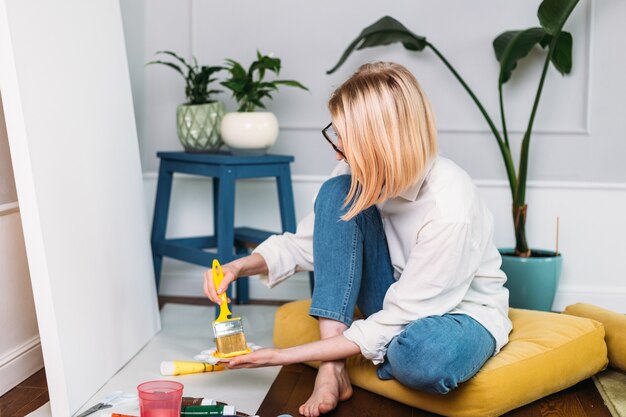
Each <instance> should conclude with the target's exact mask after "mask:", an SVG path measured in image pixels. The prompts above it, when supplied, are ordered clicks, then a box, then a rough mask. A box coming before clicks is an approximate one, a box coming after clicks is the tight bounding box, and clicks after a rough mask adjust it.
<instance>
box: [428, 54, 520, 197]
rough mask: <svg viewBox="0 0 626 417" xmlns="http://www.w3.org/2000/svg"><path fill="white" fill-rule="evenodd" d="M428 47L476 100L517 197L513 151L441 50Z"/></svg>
mask: <svg viewBox="0 0 626 417" xmlns="http://www.w3.org/2000/svg"><path fill="white" fill-rule="evenodd" d="M426 46H428V47H429V48H430V49H432V50H433V52H434V53H435V54H436V55H437V56H438V57H439V59H441V61H442V62H443V63H444V65H445V66H446V67H447V68H448V69H449V70H450V72H452V75H454V77H455V78H456V79H457V81H459V82H460V83H461V85H462V86H463V88H465V91H467V93H468V94H469V95H470V97H471V98H472V100H474V103H476V105H477V106H478V110H480V112H481V114H482V115H483V117H484V118H485V120H486V121H487V124H488V125H489V128H490V129H491V132H492V133H493V135H494V137H495V139H496V142H498V147H499V148H500V153H501V154H502V158H503V160H504V167H505V169H506V173H507V177H508V179H509V187H510V189H511V195H513V196H514V195H515V191H516V189H517V179H516V176H515V165H514V164H513V158H512V157H511V151H510V150H509V148H508V146H506V145H505V143H504V141H503V140H502V137H501V136H500V132H498V129H497V128H496V126H495V124H494V123H493V121H492V120H491V117H489V114H488V113H487V111H486V110H485V108H484V107H483V105H482V103H481V102H480V100H478V97H476V94H474V92H473V91H472V89H471V88H470V87H469V86H468V85H467V83H466V82H465V80H463V78H462V77H461V76H460V75H459V74H458V73H457V72H456V70H455V69H454V67H453V66H452V65H450V63H449V62H448V60H447V59H446V58H445V57H444V56H443V54H441V52H439V50H437V48H435V47H434V46H433V44H431V43H429V42H426Z"/></svg>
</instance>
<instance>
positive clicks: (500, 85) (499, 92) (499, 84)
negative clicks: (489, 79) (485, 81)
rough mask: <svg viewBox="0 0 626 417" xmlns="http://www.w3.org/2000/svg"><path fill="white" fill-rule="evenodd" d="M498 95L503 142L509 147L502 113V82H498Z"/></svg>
mask: <svg viewBox="0 0 626 417" xmlns="http://www.w3.org/2000/svg"><path fill="white" fill-rule="evenodd" d="M498 95H499V97H500V119H501V120H502V134H503V135H504V143H505V144H506V147H507V149H509V151H510V149H511V147H510V146H509V131H508V129H507V128H506V116H505V115H504V97H503V94H502V84H501V83H498Z"/></svg>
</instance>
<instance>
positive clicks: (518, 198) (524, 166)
mask: <svg viewBox="0 0 626 417" xmlns="http://www.w3.org/2000/svg"><path fill="white" fill-rule="evenodd" d="M559 33H560V32H559ZM559 33H557V34H556V35H555V36H554V37H553V38H552V42H550V48H549V49H548V54H547V56H546V60H545V62H544V64H543V69H542V71H541V78H540V79H539V86H538V87H537V95H536V96H535V102H534V103H533V108H532V111H531V113H530V118H529V120H528V127H527V128H526V132H525V133H524V139H523V140H522V150H521V152H520V161H519V178H518V185H519V187H518V189H517V192H516V193H515V197H514V204H517V205H518V206H523V205H524V204H525V200H526V179H527V177H528V155H529V150H530V138H531V135H532V129H533V124H534V123H535V115H536V114H537V108H538V107H539V100H540V99H541V92H542V91H543V85H544V82H545V80H546V74H547V72H548V67H549V66H550V58H552V54H553V53H554V47H555V46H556V42H557V41H558V38H559Z"/></svg>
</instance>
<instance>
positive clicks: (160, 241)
mask: <svg viewBox="0 0 626 417" xmlns="http://www.w3.org/2000/svg"><path fill="white" fill-rule="evenodd" d="M157 156H158V157H159V158H161V163H160V167H159V181H158V184H157V192H156V202H155V206H154V218H153V222H152V239H151V243H152V257H153V261H154V274H155V279H156V286H157V290H158V288H159V281H160V276H161V265H162V261H163V257H164V256H167V257H170V258H175V259H179V260H181V261H185V262H189V263H192V264H196V265H202V266H205V267H207V268H211V263H212V262H213V259H214V258H217V259H218V260H219V261H220V263H222V264H225V263H227V262H230V261H232V260H233V259H236V258H238V257H242V256H245V255H246V254H247V249H246V247H245V246H246V244H250V243H252V244H259V243H261V242H262V241H264V240H265V239H267V238H268V237H270V236H271V235H273V234H276V232H270V231H266V230H260V229H254V228H249V227H235V223H234V222H235V181H236V180H237V179H239V178H259V177H276V185H277V187H278V204H279V207H280V219H281V224H282V229H283V230H282V231H283V232H295V230H296V215H295V210H294V203H293V189H292V187H291V171H290V169H289V164H290V163H291V162H293V160H294V158H293V157H292V156H286V155H262V156H234V155H231V154H227V153H211V154H203V153H186V152H158V153H157ZM175 172H179V173H185V174H192V175H201V176H206V177H212V178H213V231H214V232H213V233H214V234H213V235H212V236H197V237H187V238H178V239H166V238H165V230H166V227H167V216H168V212H169V203H170V196H171V191H172V179H173V174H174V173H175ZM203 249H212V250H210V251H208V252H207V251H204V250H203ZM198 279H200V277H198ZM235 283H236V285H237V302H238V303H240V304H241V303H247V302H248V300H249V288H248V278H247V277H240V278H239V279H237V280H236V281H235ZM230 292H231V291H230V288H229V290H228V295H229V296H230Z"/></svg>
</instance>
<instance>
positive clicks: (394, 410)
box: [0, 297, 611, 417]
mask: <svg viewBox="0 0 626 417" xmlns="http://www.w3.org/2000/svg"><path fill="white" fill-rule="evenodd" d="M167 302H173V303H181V304H199V305H206V303H207V301H206V299H198V298H186V297H160V299H159V305H160V306H163V304H165V303H167ZM254 304H276V302H271V301H270V302H254ZM315 375H316V370H315V369H312V368H309V367H308V366H305V365H290V366H285V367H283V369H282V370H281V372H280V373H279V374H278V377H277V378H276V381H274V384H273V385H272V387H271V388H270V391H269V392H268V394H267V396H266V397H265V400H264V401H263V403H262V404H261V407H260V408H259V410H258V412H257V414H258V415H259V416H260V417H276V416H278V415H280V414H290V415H292V416H294V417H295V416H298V407H299V406H300V404H302V403H303V402H304V401H306V399H307V398H308V396H309V394H310V393H311V390H312V388H313V384H314V382H315ZM46 402H48V386H47V384H46V377H45V371H44V370H43V369H42V370H40V371H38V372H37V373H35V374H34V375H32V376H31V377H30V378H27V379H26V380H25V381H23V382H22V383H20V384H19V385H18V386H16V387H15V388H13V389H12V390H11V391H9V392H7V393H6V394H4V395H3V396H2V397H0V417H24V416H26V415H27V414H29V413H31V412H33V411H35V410H36V409H38V408H39V407H41V406H42V405H44V404H45V403H46ZM325 416H328V417H377V416H384V417H387V416H393V417H436V416H437V414H432V413H429V412H426V411H423V410H419V409H416V408H412V407H409V406H406V405H404V404H400V403H398V402H395V401H392V400H389V399H387V398H384V397H381V396H379V395H376V394H373V393H371V392H368V391H365V390H363V389H360V388H358V387H354V395H353V396H352V398H351V399H350V400H348V401H344V402H342V403H341V404H340V405H339V407H337V409H336V410H334V411H333V412H331V413H329V414H326V415H325ZM476 417H480V416H476ZM505 417H611V414H610V413H609V410H608V409H607V408H606V406H605V405H604V402H603V400H602V397H601V396H600V394H599V393H598V391H597V390H596V387H595V385H594V384H593V381H591V379H587V380H585V381H582V382H580V383H578V384H577V385H575V386H573V387H571V388H569V389H566V390H564V391H561V392H559V393H557V394H553V395H550V396H548V397H546V398H543V399H541V400H538V401H535V402H534V403H531V404H528V405H526V406H524V407H521V408H518V409H516V410H513V411H511V412H509V413H507V414H505Z"/></svg>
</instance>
